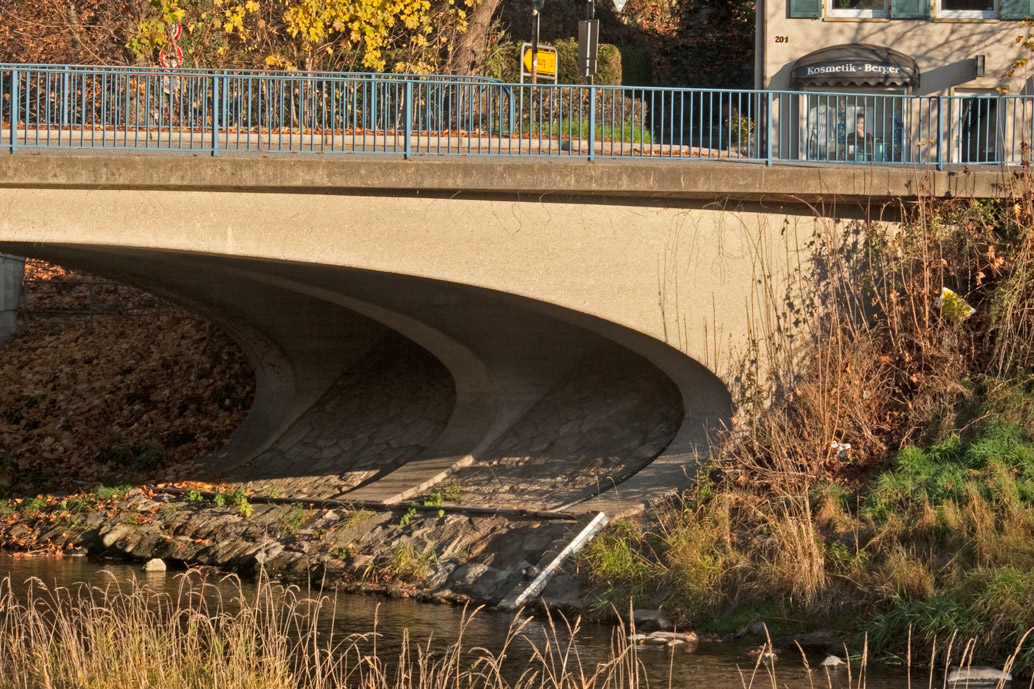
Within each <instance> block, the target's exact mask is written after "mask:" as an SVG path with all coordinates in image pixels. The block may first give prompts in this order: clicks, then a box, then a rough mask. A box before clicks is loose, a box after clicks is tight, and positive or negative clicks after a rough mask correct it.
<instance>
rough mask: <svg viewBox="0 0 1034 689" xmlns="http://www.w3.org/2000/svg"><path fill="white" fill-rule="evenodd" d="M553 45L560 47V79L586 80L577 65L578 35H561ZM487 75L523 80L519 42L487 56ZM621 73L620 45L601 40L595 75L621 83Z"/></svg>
mask: <svg viewBox="0 0 1034 689" xmlns="http://www.w3.org/2000/svg"><path fill="white" fill-rule="evenodd" d="M552 47H554V48H556V51H557V83H560V84H583V83H585V79H584V78H582V75H581V71H580V69H579V65H578V39H575V38H562V39H560V40H558V41H556V44H555V45H553V46H552ZM486 66H487V71H488V75H489V76H491V77H493V78H495V79H499V80H501V81H505V82H508V83H518V82H520V80H521V64H520V45H518V44H514V43H508V44H504V45H500V46H498V47H497V48H496V49H495V50H494V51H493V52H492V54H491V55H490V56H489V57H488V58H487V60H486ZM621 75H622V57H621V51H620V50H619V49H618V47H617V46H615V45H611V44H609V43H601V44H600V46H599V53H598V54H597V56H596V78H595V81H594V83H596V84H598V85H600V86H620V85H621V84H622V81H621Z"/></svg>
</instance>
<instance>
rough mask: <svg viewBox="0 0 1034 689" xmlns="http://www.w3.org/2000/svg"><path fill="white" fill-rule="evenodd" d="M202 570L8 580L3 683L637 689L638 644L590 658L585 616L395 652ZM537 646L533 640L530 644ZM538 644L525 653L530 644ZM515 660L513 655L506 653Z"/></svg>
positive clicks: (292, 598)
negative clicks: (481, 642)
mask: <svg viewBox="0 0 1034 689" xmlns="http://www.w3.org/2000/svg"><path fill="white" fill-rule="evenodd" d="M220 590H221V589H220V587H217V586H216V585H215V584H212V583H210V582H207V581H206V580H205V579H204V577H202V576H201V575H199V574H197V573H188V574H186V575H183V576H182V577H181V578H180V585H179V589H178V592H177V593H176V594H175V595H168V594H163V593H155V592H153V591H151V590H149V589H148V588H147V587H146V586H144V585H140V584H135V583H134V584H132V585H125V586H123V585H119V584H117V583H115V582H112V583H111V584H109V585H107V586H105V587H89V586H85V585H83V586H81V587H78V588H73V589H66V588H53V589H51V588H48V587H46V586H45V585H43V584H42V582H39V581H34V582H33V583H32V585H31V587H30V588H29V590H28V592H27V593H26V594H24V595H22V596H18V595H16V594H15V592H14V591H13V589H12V586H11V581H10V579H9V578H8V579H5V580H4V581H3V582H2V583H0V687H3V688H5V689H6V688H8V687H10V688H14V687H19V688H30V687H31V688H37V687H41V688H43V687H45V688H47V689H50V688H55V689H58V688H64V687H89V688H90V689H105V688H107V687H111V688H112V689H125V688H126V687H140V688H143V687H161V688H162V689H179V688H181V687H182V688H184V689H186V688H191V689H195V688H201V687H204V688H209V687H215V688H218V689H234V688H237V687H240V688H242V689H244V688H247V689H264V688H266V687H268V688H270V689H272V688H274V687H275V688H276V689H284V688H286V687H299V688H305V689H308V688H313V689H315V688H316V687H320V688H322V687H361V688H362V689H417V688H419V689H450V688H455V689H459V688H460V687H462V688H463V689H510V688H514V689H610V688H613V689H618V688H620V689H636V688H637V687H639V686H640V684H642V683H644V679H643V678H644V674H643V668H642V666H641V664H640V663H639V661H638V658H637V656H636V653H635V649H634V648H631V647H629V646H628V645H627V644H626V643H625V642H624V640H623V636H621V635H617V636H615V645H614V646H613V648H612V653H611V656H610V658H609V659H608V660H606V661H604V662H601V663H597V664H593V665H592V666H586V665H583V663H582V661H581V659H580V658H579V655H578V650H577V647H576V645H575V637H576V636H577V634H578V624H577V622H576V623H574V624H573V625H569V624H567V623H566V621H561V622H559V623H557V622H556V621H554V620H552V619H550V620H549V623H548V624H547V625H544V626H545V628H546V633H545V635H544V636H540V637H537V639H538V640H536V641H534V642H533V641H531V640H528V639H527V637H526V636H525V634H524V630H525V627H526V625H527V624H528V622H529V620H528V618H523V619H522V618H521V617H520V616H518V617H517V618H516V619H515V620H514V622H513V624H512V625H511V627H510V629H509V633H508V634H507V636H506V641H505V643H504V645H503V647H502V648H501V649H499V650H497V651H490V650H487V649H485V648H482V647H479V646H476V645H470V644H469V643H468V640H467V639H466V638H465V632H466V629H467V626H468V625H469V623H470V619H471V617H472V616H473V615H471V616H467V617H466V618H465V620H464V623H463V625H462V627H461V630H460V632H459V636H458V638H457V639H456V640H455V641H453V642H452V643H451V644H449V645H448V646H447V647H445V648H444V649H441V648H439V647H438V646H434V647H432V640H431V639H427V640H420V641H419V642H417V641H414V640H412V639H410V638H409V637H408V635H405V636H404V638H403V640H402V643H401V646H400V648H399V649H398V650H397V651H386V650H385V649H384V648H383V643H382V644H381V646H378V638H379V636H380V635H379V634H378V632H377V628H376V622H375V623H374V628H373V629H372V630H370V631H369V632H368V633H365V634H349V635H344V634H343V633H340V632H339V633H335V630H334V613H335V611H334V602H333V599H331V598H327V597H318V596H317V597H309V596H305V595H302V594H301V593H300V592H299V591H298V590H297V589H295V588H283V587H280V586H277V585H274V584H271V583H270V582H268V581H266V580H260V582H259V584H258V586H257V590H256V592H255V593H253V594H246V593H245V592H244V590H243V589H241V588H240V587H239V586H238V588H237V591H236V592H235V593H234V595H233V596H231V597H229V598H226V597H224V596H223V595H222V594H221V593H220ZM525 642H526V643H527V644H530V646H528V645H526V643H525ZM528 648H530V651H529V650H528ZM508 655H509V656H511V657H510V658H508V657H507V656H508Z"/></svg>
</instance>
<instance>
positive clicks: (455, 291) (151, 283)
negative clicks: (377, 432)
mask: <svg viewBox="0 0 1034 689" xmlns="http://www.w3.org/2000/svg"><path fill="white" fill-rule="evenodd" d="M5 247H6V248H7V249H8V250H21V251H22V252H23V253H34V254H36V255H42V256H44V257H47V258H51V259H54V260H58V261H63V262H66V263H70V264H78V265H83V266H85V267H87V268H90V269H93V270H95V271H96V272H100V273H103V274H109V275H112V276H114V277H117V278H120V279H124V280H126V281H128V282H132V283H136V284H141V285H143V286H145V287H148V288H150V289H157V290H158V291H161V292H163V293H166V294H170V293H175V295H176V300H178V301H181V302H186V303H189V304H190V305H191V306H192V307H195V308H197V306H198V305H199V304H200V305H202V306H201V309H202V310H203V311H205V312H206V313H208V314H209V315H214V316H215V317H217V318H219V319H220V320H222V321H224V322H239V323H240V324H242V325H241V327H240V328H238V331H239V332H244V331H247V330H248V329H249V328H250V329H252V330H254V331H255V332H257V333H258V335H259V336H257V337H251V336H249V339H250V340H251V341H252V343H251V344H250V345H249V346H250V348H251V350H252V354H253V355H256V352H257V356H259V357H260V358H261V357H265V356H267V354H266V353H265V352H272V354H269V356H270V358H271V359H272V360H273V361H274V362H275V366H272V368H273V369H276V370H275V371H274V373H275V375H271V377H270V379H271V381H272V383H273V384H267V385H266V386H265V390H266V391H270V390H273V391H275V393H276V395H280V396H285V395H286V396H289V398H290V402H289V403H287V404H284V403H283V402H282V401H281V402H280V403H279V407H277V406H276V405H273V406H272V407H270V409H271V410H273V411H276V410H279V411H280V412H282V416H281V417H280V418H278V419H276V420H275V421H274V422H273V423H266V422H267V421H269V417H270V416H271V414H270V413H269V412H263V413H262V414H259V415H257V416H256V417H255V418H256V419H259V418H262V419H264V421H263V422H262V423H259V422H257V421H256V422H252V425H251V427H250V428H251V429H253V430H257V431H259V433H258V435H262V434H263V433H264V434H265V435H264V437H263V440H262V442H261V443H257V442H255V441H254V438H252V439H251V444H250V445H247V448H248V451H247V452H244V451H241V449H240V448H241V447H242V446H241V445H240V442H241V440H242V438H244V437H246V436H248V435H249V433H240V434H238V436H236V437H235V439H234V446H235V447H237V448H238V449H237V451H235V452H231V453H230V454H229V455H227V456H226V457H224V458H223V459H222V461H220V462H219V463H218V464H217V466H218V468H219V469H220V470H223V471H225V470H230V469H233V468H234V467H237V470H245V469H249V468H251V467H249V466H248V465H247V463H246V460H248V459H251V458H253V457H256V456H258V455H260V454H261V453H262V452H263V451H269V452H272V451H274V450H276V449H277V447H276V445H275V441H276V440H277V438H281V437H285V436H286V435H290V434H291V433H292V432H294V430H295V428H294V427H293V426H292V424H294V423H295V422H296V421H298V420H299V419H300V418H302V417H303V416H304V415H306V414H310V415H311V410H312V409H313V405H316V406H318V405H319V402H320V399H321V396H322V395H325V394H327V393H328V391H330V390H332V388H333V385H334V384H335V381H337V380H338V378H339V377H340V376H341V375H343V372H344V371H346V370H348V368H349V367H350V366H352V365H354V364H355V363H356V362H358V361H360V360H361V359H362V358H363V357H364V356H368V355H369V353H370V352H371V351H372V350H374V349H376V348H377V347H380V346H382V344H383V341H382V338H383V337H384V335H385V333H386V332H387V331H388V330H391V331H395V332H398V333H400V334H401V335H402V336H404V337H406V338H408V339H409V340H412V341H413V342H415V343H417V344H418V345H419V346H420V347H423V348H424V349H426V350H427V351H428V352H430V353H431V354H432V355H433V356H434V357H435V358H436V359H437V360H438V361H440V362H442V364H443V365H444V366H445V367H446V368H447V369H448V371H449V373H450V375H451V376H452V379H453V384H454V387H455V405H454V406H453V408H452V412H451V415H450V416H449V417H448V422H447V423H445V422H443V425H442V429H441V432H440V433H438V434H437V436H436V437H435V439H434V440H433V441H430V443H429V446H428V447H427V448H426V449H425V450H424V451H423V452H421V453H419V454H418V455H415V456H413V457H411V458H409V459H408V461H406V462H405V463H404V464H402V465H401V466H397V467H391V468H389V470H386V471H381V472H379V473H378V474H377V475H376V476H369V477H368V480H367V479H363V480H362V481H360V483H358V484H355V485H358V488H357V489H352V488H354V485H350V488H349V489H348V490H349V492H347V497H348V499H357V500H358V499H368V500H381V501H384V502H397V501H400V500H405V499H408V498H409V497H411V496H413V495H415V494H417V493H420V492H422V491H426V490H428V489H429V488H430V487H431V486H433V485H435V483H440V482H441V481H443V480H447V479H446V477H447V476H449V475H450V474H451V473H452V472H455V471H457V470H459V471H460V472H461V474H460V475H461V476H462V477H463V478H464V480H466V479H467V478H471V477H475V475H474V474H471V473H463V472H467V471H468V468H469V469H470V470H471V471H473V470H475V469H478V468H479V467H480V468H481V469H487V471H488V473H489V474H492V478H493V479H494V480H496V481H497V482H498V481H499V476H503V475H508V476H512V477H517V478H516V479H515V480H514V485H518V484H519V483H520V480H522V479H521V478H520V476H521V474H520V471H521V470H529V468H535V467H537V469H536V471H540V473H541V475H539V476H536V477H535V481H526V485H527V486H530V487H531V488H534V487H535V486H536V485H537V486H539V487H543V486H544V487H545V488H543V490H546V489H550V490H552V493H553V494H552V495H551V496H547V497H543V498H542V499H541V501H540V502H538V503H537V504H538V505H540V506H544V507H563V506H570V505H578V509H600V510H603V511H606V512H608V513H609V514H611V515H616V514H621V513H624V512H628V511H633V510H635V509H641V508H642V506H643V505H644V504H645V503H646V502H647V501H649V500H652V499H656V498H657V497H659V496H661V495H663V494H665V493H667V492H670V491H671V490H673V489H676V488H678V487H679V486H680V485H683V484H685V482H686V477H687V474H688V473H691V469H692V467H693V466H694V465H695V463H696V461H697V459H698V457H699V455H700V454H701V452H702V450H703V448H704V447H705V446H706V443H707V439H708V438H707V432H708V430H709V429H710V428H713V427H715V426H717V425H719V424H720V423H721V422H722V421H724V420H726V419H727V418H728V415H729V412H728V409H729V405H728V404H727V400H728V394H727V392H725V388H724V386H723V385H722V384H721V382H720V381H718V379H717V378H716V377H715V376H714V375H713V374H712V373H710V372H709V371H707V370H706V369H704V367H703V366H701V365H700V364H698V363H697V362H695V361H693V360H691V359H689V358H688V357H686V356H685V355H684V354H682V353H680V352H677V351H675V350H673V349H671V348H669V347H667V346H666V345H663V344H662V343H659V342H657V341H655V340H653V339H652V338H650V337H648V336H645V335H642V334H639V333H635V332H633V331H630V330H628V329H626V328H623V327H622V326H619V325H616V324H613V323H609V322H607V321H603V320H601V319H598V318H595V317H592V316H587V315H583V314H578V313H576V312H573V311H570V310H568V309H564V308H561V307H557V306H553V305H549V304H546V303H542V302H536V301H534V300H531V299H528V298H525V297H519V296H514V295H507V294H504V293H501V292H495V291H492V290H488V289H484V288H479V287H473V286H466V285H460V284H455V283H446V282H441V281H434V280H428V279H426V278H417V277H411V276H405V275H392V274H385V273H377V272H373V271H367V270H361V269H356V268H347V267H336V266H326V265H314V264H301V263H294V262H288V261H274V260H264V259H248V258H241V257H227V256H216V255H211V254H209V255H202V254H189V253H183V252H174V251H162V250H143V249H121V248H114V247H100V246H90V247H82V246H67V245H62V246H51V247H44V248H41V247H39V246H36V247H35V248H33V247H27V246H24V245H22V246H21V247H18V246H13V245H5ZM292 318H297V320H292ZM302 318H304V319H306V320H308V321H313V320H315V321H316V322H320V321H334V322H337V323H339V325H338V327H337V328H332V329H330V330H329V331H326V332H330V333H331V334H332V338H335V337H336V338H338V341H335V342H331V343H327V342H322V343H319V342H317V343H313V342H309V341H307V338H306V334H307V333H306V332H305V331H304V329H301V331H299V332H293V331H295V330H297V329H298V327H299V326H298V324H299V323H300V322H301V320H300V319H302ZM281 319H283V320H285V321H286V325H285V323H279V325H277V326H276V327H274V326H273V322H274V321H280V320H281ZM346 331H347V332H346ZM321 332H322V331H321ZM334 333H336V334H334ZM308 334H311V333H308ZM263 337H264V338H265V339H263ZM308 339H309V340H311V339H313V338H308ZM315 339H321V338H315ZM260 341H261V342H266V345H264V346H265V349H264V350H263V349H262V348H261V347H258V346H257V345H256V344H254V343H255V342H260ZM344 350H347V351H348V352H350V354H349V355H348V356H346V357H339V359H338V360H337V361H336V363H335V366H333V367H331V369H329V370H328V369H326V368H323V365H322V364H321V365H319V366H314V365H312V361H311V359H313V358H319V357H321V356H322V355H325V354H326V353H327V352H329V351H336V352H340V351H344ZM647 362H650V363H647ZM260 366H264V367H266V368H270V366H269V365H268V362H260ZM586 393H588V394H586ZM276 395H274V396H276ZM586 400H588V401H586ZM646 400H653V402H652V403H646V402H645V401H646ZM644 404H645V406H644ZM615 410H617V411H615ZM619 412H620V413H619ZM621 414H625V415H624V416H621ZM272 415H273V416H275V414H272ZM618 427H620V432H621V433H623V435H621V434H619V433H618V432H617V431H614V430H613V429H617V428H618ZM242 430H246V429H244V427H242ZM534 434H539V435H541V436H542V438H546V439H545V440H543V442H545V443H546V444H545V445H541V443H540V442H539V440H542V438H533V437H532V436H534ZM550 434H554V435H555V437H553V438H551V439H550V438H548V437H547V436H550ZM601 438H602V441H600V442H596V444H593V443H594V442H595V441H596V440H600V439H601ZM594 439H595V440H594ZM603 441H607V442H610V441H613V446H611V447H607V446H605V443H604V442H603ZM572 443H574V445H572ZM578 443H580V444H578ZM288 459H291V458H288ZM302 459H303V460H304V461H308V459H306V458H302ZM651 460H652V461H651ZM265 461H266V460H265V459H261V458H260V463H261V462H265ZM285 461H286V460H285ZM292 461H293V460H292ZM577 462H582V463H583V464H585V465H586V466H590V465H592V466H590V469H591V470H592V471H595V472H596V473H595V474H592V476H591V477H589V478H586V477H587V476H588V474H584V473H583V474H582V475H576V474H575V473H572V472H575V470H574V469H572V468H571V466H570V465H573V464H576V463H577ZM594 462H595V464H593V463H594ZM644 464H645V465H646V466H645V468H644V467H643V465H644ZM597 465H598V470H597V469H596V468H593V467H597ZM237 470H234V471H235V473H238V474H239V475H241V476H244V477H247V476H248V474H247V471H244V472H243V473H240V472H237ZM507 471H510V472H511V473H510V474H506V472H507ZM493 472H495V473H494V474H493ZM636 472H638V473H636ZM260 473H261V472H260ZM484 473H485V472H484V471H482V474H484ZM590 473H591V471H590ZM231 475H232V474H231ZM629 477H631V478H629ZM475 478H476V477H475ZM625 479H628V480H625ZM471 480H474V479H473V478H471ZM536 481H537V483H536ZM622 481H624V482H623V483H621V482H622ZM618 483H620V485H618V486H617V489H616V490H615V489H614V485H615V484H618ZM551 486H552V488H550V487H551ZM608 489H609V490H608ZM601 491H602V494H601V495H597V494H600V493H601ZM325 496H326V497H332V495H325ZM312 497H315V495H313V496H312ZM503 497H505V492H500V491H498V490H495V491H494V492H493V491H492V490H487V491H486V493H485V497H484V499H485V500H487V501H489V503H490V504H505V503H499V502H498V500H499V499H501V498H503ZM510 498H513V496H512V495H511V496H510ZM514 499H516V498H514ZM586 499H588V502H585V500H586ZM517 504H521V503H517Z"/></svg>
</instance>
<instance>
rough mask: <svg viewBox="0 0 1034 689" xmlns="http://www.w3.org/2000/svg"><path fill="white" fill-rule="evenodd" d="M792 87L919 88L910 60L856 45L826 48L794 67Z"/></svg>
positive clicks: (883, 48)
mask: <svg viewBox="0 0 1034 689" xmlns="http://www.w3.org/2000/svg"><path fill="white" fill-rule="evenodd" d="M790 83H791V84H792V85H793V86H795V87H798V88H800V87H807V86H812V87H822V86H899V87H909V86H912V87H915V86H918V85H919V67H918V66H917V65H916V61H915V60H914V59H912V58H911V57H910V56H908V55H905V54H904V53H900V52H898V51H896V50H894V49H892V48H888V47H886V46H875V45H867V44H860V43H849V44H844V45H835V46H829V47H827V48H821V49H819V50H816V51H814V52H812V53H809V54H807V55H805V56H803V57H801V58H800V59H798V60H797V62H795V63H794V65H793V69H792V71H791V73H790Z"/></svg>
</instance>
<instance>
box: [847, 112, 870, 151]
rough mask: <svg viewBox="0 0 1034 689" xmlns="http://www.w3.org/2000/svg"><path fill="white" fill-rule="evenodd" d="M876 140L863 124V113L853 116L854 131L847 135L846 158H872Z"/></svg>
mask: <svg viewBox="0 0 1034 689" xmlns="http://www.w3.org/2000/svg"><path fill="white" fill-rule="evenodd" d="M875 147H876V140H875V139H874V138H873V136H872V134H870V133H869V131H868V129H867V128H866V126H865V113H864V112H860V113H858V115H856V116H855V125H854V131H853V132H851V133H850V134H848V135H847V159H848V160H872V159H873V153H874V150H875Z"/></svg>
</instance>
